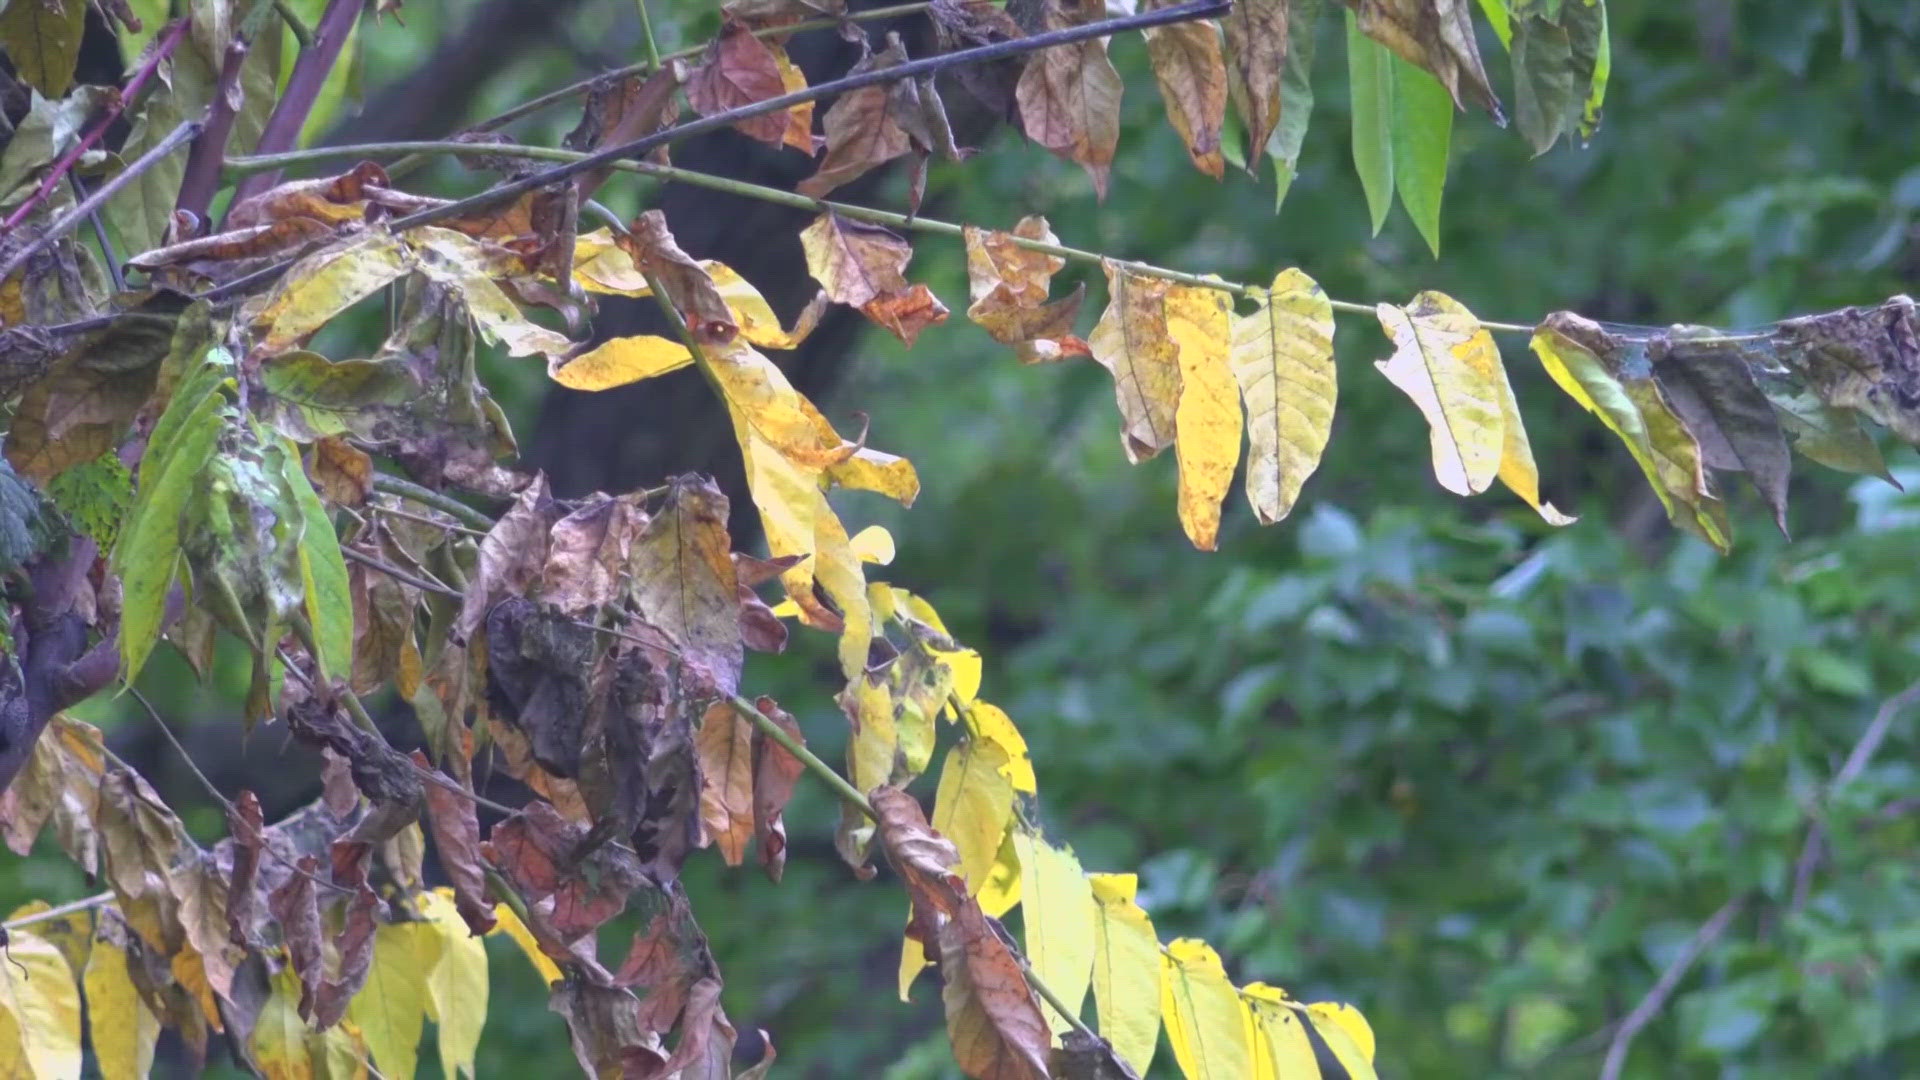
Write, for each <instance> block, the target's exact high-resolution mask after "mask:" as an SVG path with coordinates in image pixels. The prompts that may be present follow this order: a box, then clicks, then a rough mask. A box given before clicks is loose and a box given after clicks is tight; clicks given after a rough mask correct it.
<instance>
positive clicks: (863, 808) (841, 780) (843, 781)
mask: <svg viewBox="0 0 1920 1080" xmlns="http://www.w3.org/2000/svg"><path fill="white" fill-rule="evenodd" d="M727 704H729V705H732V706H733V711H734V712H737V713H739V714H740V715H741V716H743V717H745V718H746V719H747V721H748V722H749V723H751V724H752V725H753V726H754V727H756V728H758V729H759V730H760V732H761V734H763V735H765V736H766V737H767V738H769V739H772V740H773V741H774V742H777V743H779V744H780V745H781V746H783V747H785V748H786V750H787V752H788V753H790V754H792V755H793V756H794V757H796V758H799V759H800V764H802V765H804V766H806V768H807V771H808V772H810V773H812V774H813V775H814V776H815V777H817V778H819V780H820V781H821V782H822V783H824V784H826V785H827V786H828V787H830V788H832V789H833V793H834V794H836V795H838V796H840V798H841V799H842V800H843V801H845V802H846V804H847V805H848V806H851V807H853V808H854V809H855V810H858V811H860V812H861V813H862V814H865V815H866V816H867V818H868V820H870V821H874V822H878V821H879V820H880V816H879V815H878V814H876V813H874V810H873V803H871V802H869V801H868V800H867V797H866V796H865V795H862V794H861V793H860V789H859V788H856V787H854V786H853V783H852V781H850V780H848V779H847V778H846V777H844V776H841V775H840V771H839V770H838V769H835V768H834V767H833V766H831V765H829V764H827V763H826V762H824V761H822V760H820V755H818V754H816V753H814V752H813V751H811V750H809V749H807V745H806V744H805V743H803V742H801V741H800V740H799V739H796V738H794V737H793V734H792V733H791V732H789V731H787V729H786V728H783V727H781V726H780V725H779V724H776V723H774V722H773V718H772V717H770V716H768V715H767V714H766V713H763V712H761V711H760V709H759V708H758V707H757V706H755V705H754V703H753V702H751V701H748V700H747V699H746V698H743V697H741V696H740V695H738V694H734V695H732V696H730V697H728V698H727Z"/></svg>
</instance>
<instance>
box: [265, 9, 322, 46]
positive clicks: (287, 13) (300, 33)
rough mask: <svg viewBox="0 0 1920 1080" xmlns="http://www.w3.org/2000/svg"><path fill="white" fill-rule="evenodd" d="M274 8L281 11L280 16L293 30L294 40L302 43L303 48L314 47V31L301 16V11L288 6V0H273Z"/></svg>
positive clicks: (288, 27)
mask: <svg viewBox="0 0 1920 1080" xmlns="http://www.w3.org/2000/svg"><path fill="white" fill-rule="evenodd" d="M273 10H275V11H277V12H279V13H280V17H281V18H282V19H285V20H286V23H287V29H289V30H291V31H293V40H295V41H297V42H299V43H300V48H301V49H302V50H306V49H311V48H313V31H312V30H311V29H309V28H308V27H307V24H306V20H304V19H302V18H301V17H300V13H299V12H296V11H294V10H293V8H292V7H290V6H288V4H287V0H273Z"/></svg>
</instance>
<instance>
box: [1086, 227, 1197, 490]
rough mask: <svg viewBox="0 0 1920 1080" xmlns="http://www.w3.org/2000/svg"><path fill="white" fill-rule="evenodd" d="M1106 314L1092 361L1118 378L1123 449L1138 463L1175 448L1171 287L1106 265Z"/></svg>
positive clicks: (1176, 371) (1176, 361)
mask: <svg viewBox="0 0 1920 1080" xmlns="http://www.w3.org/2000/svg"><path fill="white" fill-rule="evenodd" d="M1101 266H1102V268H1103V269H1105V270H1106V273H1107V294H1108V301H1107V310H1106V311H1105V312H1104V313H1103V314H1102V315H1101V316H1100V322H1099V324H1098V325H1097V326H1095V327H1094V328H1093V333H1092V334H1089V335H1088V336H1087V344H1088V346H1089V347H1091V349H1092V351H1093V358H1094V359H1095V360H1097V361H1099V363H1100V366H1102V367H1104V368H1106V369H1107V371H1109V372H1110V373H1112V375H1113V387H1114V393H1115V396H1116V397H1117V398H1118V400H1119V404H1120V433H1121V439H1120V442H1121V446H1122V448H1123V449H1125V450H1126V453H1127V460H1128V461H1131V462H1134V463H1135V464H1138V463H1139V462H1141V461H1145V460H1146V459H1147V458H1150V457H1153V456H1154V455H1156V454H1158V453H1159V452H1160V451H1162V450H1165V449H1166V448H1167V447H1169V446H1172V445H1173V443H1174V437H1175V427H1174V424H1175V420H1174V412H1175V409H1176V408H1177V407H1178V404H1179V400H1180V354H1179V349H1178V347H1177V346H1175V344H1174V342H1173V338H1172V336H1171V335H1169V334H1168V332H1167V312H1166V297H1167V293H1168V290H1169V289H1170V288H1171V287H1172V284H1171V283H1170V282H1168V281H1165V280H1162V279H1160V278H1150V277H1145V276H1142V275H1139V274H1135V273H1133V272H1132V271H1130V270H1128V269H1126V268H1125V267H1124V266H1122V265H1121V264H1119V263H1115V262H1112V261H1110V260H1102V262H1101Z"/></svg>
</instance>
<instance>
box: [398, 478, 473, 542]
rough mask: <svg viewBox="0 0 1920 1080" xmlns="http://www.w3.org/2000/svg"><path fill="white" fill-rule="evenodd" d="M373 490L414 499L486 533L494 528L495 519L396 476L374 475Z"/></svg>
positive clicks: (443, 494) (449, 497) (447, 496)
mask: <svg viewBox="0 0 1920 1080" xmlns="http://www.w3.org/2000/svg"><path fill="white" fill-rule="evenodd" d="M373 490H375V491H384V492H386V493H387V494H389V495H398V496H400V497H402V498H406V499H412V500H413V501H414V502H417V503H419V504H421V505H422V506H431V507H433V508H434V509H435V510H439V511H442V512H443V513H447V514H451V515H453V516H454V517H456V518H459V519H460V520H461V521H463V522H465V523H466V524H468V525H471V526H473V527H474V528H476V529H479V530H480V531H482V532H486V531H488V530H490V529H492V528H493V519H492V518H490V517H488V516H487V515H485V514H483V513H481V512H480V511H478V510H475V509H474V508H473V507H471V506H468V505H467V504H466V503H463V502H461V501H460V500H459V499H456V498H454V497H453V496H451V495H447V494H445V493H443V492H438V491H435V490H433V489H432V488H429V487H422V486H420V485H419V484H416V483H414V482H413V481H411V480H406V479H403V478H401V477H398V476H395V475H393V474H392V473H374V474H373Z"/></svg>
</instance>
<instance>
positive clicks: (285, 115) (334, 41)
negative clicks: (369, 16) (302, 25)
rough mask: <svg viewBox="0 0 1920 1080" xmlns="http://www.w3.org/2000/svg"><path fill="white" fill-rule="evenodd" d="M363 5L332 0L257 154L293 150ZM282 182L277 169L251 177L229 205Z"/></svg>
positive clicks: (290, 78)
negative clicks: (311, 45)
mask: <svg viewBox="0 0 1920 1080" xmlns="http://www.w3.org/2000/svg"><path fill="white" fill-rule="evenodd" d="M363 6H364V4H363V0H328V2H327V10H326V11H324V12H322V13H321V15H320V22H319V24H318V25H316V26H315V27H314V28H313V47H312V48H308V49H302V50H300V58H299V59H298V60H295V61H294V62H293V74H291V75H289V76H287V88H286V90H285V91H284V92H283V93H281V95H280V100H279V101H277V102H275V103H274V106H273V115H271V116H269V117H267V124H266V127H264V128H262V129H261V131H260V142H259V144H258V146H257V147H256V148H255V153H261V154H277V153H279V152H280V151H282V150H291V149H293V146H294V143H295V142H296V141H297V140H298V139H299V138H300V129H301V128H304V127H306V126H307V117H308V116H310V115H311V114H312V113H313V103H314V102H315V101H317V100H318V99H319V97H320V88H321V87H323V86H325V85H326V82H327V76H328V75H329V74H330V73H332V71H333V65H334V63H335V62H336V61H338V60H339V59H340V51H341V50H342V49H344V48H346V45H347V38H348V37H350V36H352V34H353V24H354V21H355V20H356V19H358V18H359V17H360V9H361V8H362V7H363ZM279 181H280V174H279V173H277V172H271V173H258V174H255V175H253V176H249V177H247V178H246V179H245V180H242V181H240V186H239V187H237V188H235V189H234V193H233V202H231V203H230V204H228V205H229V206H238V205H240V203H241V202H242V201H243V200H245V199H246V198H248V197H249V196H252V195H258V194H259V193H260V192H262V191H265V190H267V189H268V188H270V187H272V186H273V185H275V184H276V183H279Z"/></svg>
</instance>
